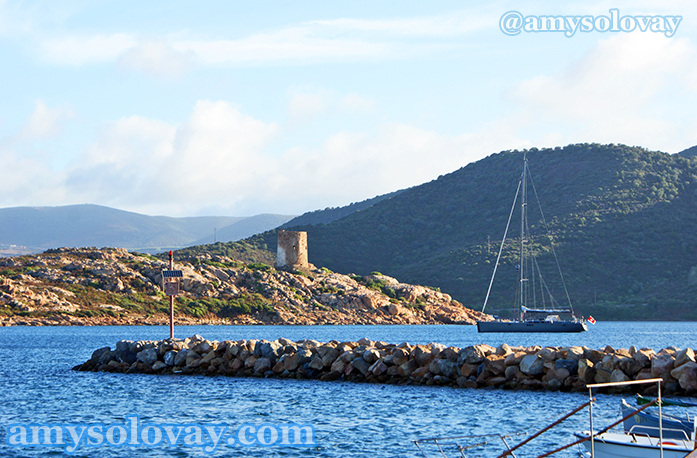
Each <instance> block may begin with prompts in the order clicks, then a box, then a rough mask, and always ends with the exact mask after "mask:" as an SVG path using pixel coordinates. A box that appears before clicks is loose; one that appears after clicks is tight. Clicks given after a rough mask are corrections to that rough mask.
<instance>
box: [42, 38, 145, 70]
mask: <svg viewBox="0 0 697 458" xmlns="http://www.w3.org/2000/svg"><path fill="white" fill-rule="evenodd" d="M136 44H137V40H136V39H135V38H134V37H133V36H132V35H130V34H125V33H115V34H110V35H104V34H100V35H84V36H67V37H62V38H49V39H45V40H44V41H42V42H41V45H40V50H39V52H40V54H41V56H42V57H43V58H44V59H45V60H47V61H49V62H53V63H57V64H61V65H75V66H78V65H85V64H93V63H103V62H113V61H116V60H117V59H118V58H119V56H121V55H122V54H123V53H124V52H126V51H127V50H129V49H131V48H133V47H134V46H136Z"/></svg>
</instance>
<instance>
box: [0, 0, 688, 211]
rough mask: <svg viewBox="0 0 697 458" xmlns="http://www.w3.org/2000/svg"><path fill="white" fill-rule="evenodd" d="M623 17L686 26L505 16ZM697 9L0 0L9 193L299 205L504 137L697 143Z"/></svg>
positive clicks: (324, 202)
mask: <svg viewBox="0 0 697 458" xmlns="http://www.w3.org/2000/svg"><path fill="white" fill-rule="evenodd" d="M611 9H617V10H618V11H619V14H620V15H621V16H622V17H624V16H628V17H631V18H635V17H638V16H642V17H646V16H652V17H657V16H661V17H664V16H681V20H680V22H679V23H678V27H677V29H676V30H675V32H674V33H673V34H671V36H667V35H668V34H666V33H663V32H662V31H661V30H658V29H660V27H658V29H657V30H654V31H651V30H647V31H646V32H641V31H640V30H639V29H635V30H633V31H631V32H623V31H606V32H602V31H598V30H591V31H585V32H581V31H579V32H577V33H576V34H574V35H573V36H571V37H567V36H565V35H564V33H563V32H532V31H522V32H521V33H519V34H517V35H514V36H509V35H506V34H504V33H503V31H502V30H501V29H500V20H501V18H502V16H503V15H504V13H506V12H508V11H518V12H520V13H521V15H522V16H523V17H525V18H529V17H531V16H535V17H538V16H543V15H547V16H550V15H551V16H565V17H566V16H568V17H572V16H573V17H578V16H581V17H582V16H591V17H593V18H597V17H599V16H608V17H609V16H610V10H611ZM632 20H633V19H632ZM695 21H697V4H696V3H695V2H692V1H687V0H683V1H664V2H658V1H655V2H645V1H583V2H582V1H573V2H564V3H562V2H552V1H491V2H471V1H439V0H435V1H431V2H423V1H409V0H406V1H405V0H399V1H393V0H384V1H380V2H375V1H345V2H328V1H287V0H285V1H273V0H271V1H265V2H252V1H207V2H192V1H189V2H184V1H157V0H155V1H148V2H135V1H98V0H92V1H80V0H63V1H60V2H56V1H48V0H46V1H29V0H27V1H9V0H0V61H1V62H2V69H3V70H2V72H0V91H1V94H2V96H1V97H0V207H14V206H43V205H51V206H55V205H69V204H82V203H93V204H100V205H107V206H111V207H116V208H120V209H123V210H130V211H136V212H140V213H146V214H151V215H169V216H200V215H230V216H247V215H254V214H258V213H282V214H300V213H303V212H305V211H311V210H315V209H319V208H325V207H330V206H340V205H346V204H349V203H351V202H356V201H360V200H363V199H366V198H370V197H373V196H376V195H379V194H383V193H387V192H391V191H394V190H397V189H402V188H405V187H409V186H414V185H418V184H421V183H424V182H427V181H430V180H433V179H435V178H437V177H438V176H439V175H442V174H445V173H449V172H452V171H454V170H456V169H458V168H460V167H463V166H465V165H467V164H468V163H470V162H472V161H476V160H479V159H481V158H483V157H485V156H488V155H490V154H492V153H496V152H499V151H501V150H507V149H515V148H528V147H533V146H535V147H549V146H563V145H566V144H570V143H578V142H600V143H624V144H628V145H638V146H643V147H646V148H649V149H654V150H660V151H665V152H669V153H675V152H678V151H681V150H683V149H685V148H688V147H690V146H693V145H696V144H697V118H696V117H695V116H694V114H693V111H694V107H695V106H697V103H696V102H697V49H696V48H695V46H696V38H697V26H696V25H695V24H696V22H695ZM532 24H533V25H534V23H532Z"/></svg>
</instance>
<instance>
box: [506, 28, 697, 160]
mask: <svg viewBox="0 0 697 458" xmlns="http://www.w3.org/2000/svg"><path fill="white" fill-rule="evenodd" d="M694 62H695V51H694V49H693V47H692V45H691V43H690V42H689V40H687V39H683V38H673V39H666V38H665V37H663V36H657V35H655V34H653V35H651V34H642V33H631V34H623V35H616V36H612V37H610V38H607V39H603V40H600V41H599V42H598V44H597V45H596V46H595V48H593V49H592V50H591V51H590V52H589V53H588V54H587V55H586V56H584V57H583V58H582V59H581V60H579V61H577V62H574V63H572V64H570V65H568V66H567V67H566V68H565V69H564V71H562V72H560V73H558V74H555V75H538V76H536V77H533V78H530V79H528V80H526V81H523V82H522V83H520V84H519V85H518V86H517V87H516V89H515V93H514V94H513V97H514V99H515V100H516V101H517V102H518V103H519V105H520V108H521V110H522V112H521V115H520V116H521V117H522V118H527V119H535V120H537V122H538V123H539V122H540V120H541V122H545V123H547V124H546V125H547V126H548V130H549V132H548V133H552V131H551V129H553V128H555V127H556V128H560V129H563V130H565V131H567V134H566V135H564V138H565V139H566V141H565V142H564V143H568V142H572V141H598V142H608V143H620V142H621V143H628V144H632V145H634V144H636V145H642V146H646V147H649V148H656V149H662V150H663V149H665V148H670V144H669V143H670V141H671V140H670V139H671V138H672V137H674V136H676V135H678V134H680V135H685V132H680V131H681V130H682V129H683V128H684V127H687V126H677V125H675V124H674V123H671V122H669V121H668V120H667V118H666V117H665V114H666V110H667V111H670V110H671V109H672V108H671V106H672V104H673V103H674V97H676V96H680V95H678V94H683V96H684V94H685V90H687V92H688V93H690V92H691V93H693V94H694V92H695V91H694V85H693V83H692V82H689V81H688V78H683V77H681V76H680V75H684V74H690V73H693V72H694V71H695V65H694ZM689 85H692V88H690V87H689ZM552 126H553V127H552Z"/></svg>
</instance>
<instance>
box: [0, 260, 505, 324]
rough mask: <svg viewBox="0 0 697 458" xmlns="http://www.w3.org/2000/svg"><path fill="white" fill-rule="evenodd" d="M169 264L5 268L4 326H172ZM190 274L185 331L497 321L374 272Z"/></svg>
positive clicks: (200, 264)
mask: <svg viewBox="0 0 697 458" xmlns="http://www.w3.org/2000/svg"><path fill="white" fill-rule="evenodd" d="M168 268H169V267H168V263H167V262H165V261H164V260H161V259H158V258H155V257H153V256H150V255H145V254H140V253H129V252H128V251H126V250H124V249H119V248H102V249H96V248H59V249H55V250H49V251H46V252H45V253H41V254H38V255H32V256H21V257H16V258H3V259H0V325H5V326H16V325H35V326H50V325H134V324H136V325H137V324H166V323H168V321H169V315H168V312H169V298H167V297H165V296H164V294H163V292H162V285H161V281H162V277H161V274H162V271H163V270H166V269H168ZM175 268H176V269H178V270H182V272H183V278H182V282H181V288H180V291H181V294H180V295H179V296H177V298H176V303H175V315H176V317H175V322H176V323H178V324H301V325H309V324H475V323H476V322H477V321H479V320H490V319H492V318H491V317H490V316H489V315H486V314H483V313H481V312H478V311H475V310H472V309H469V308H467V307H465V306H464V305H462V304H461V303H459V302H458V301H456V300H454V299H453V298H452V297H451V296H449V295H448V294H445V293H443V292H441V291H438V290H437V289H433V288H429V287H425V286H418V285H412V284H407V283H402V282H399V281H398V280H396V279H395V278H392V277H389V276H387V275H382V274H380V273H378V272H374V273H372V274H369V275H343V274H339V273H336V272H332V271H330V270H329V269H324V268H315V267H314V266H312V267H311V268H310V269H309V270H307V271H302V272H300V271H287V270H279V269H276V268H274V267H272V266H270V265H266V264H262V263H246V264H245V263H242V262H240V261H235V260H233V259H230V258H227V257H223V256H209V255H202V256H200V257H196V258H192V259H181V260H178V261H177V262H175Z"/></svg>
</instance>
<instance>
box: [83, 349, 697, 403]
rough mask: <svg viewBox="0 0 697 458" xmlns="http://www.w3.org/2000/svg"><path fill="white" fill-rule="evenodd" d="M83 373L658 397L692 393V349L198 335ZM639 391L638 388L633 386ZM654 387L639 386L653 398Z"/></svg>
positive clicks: (127, 353)
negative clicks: (610, 386)
mask: <svg viewBox="0 0 697 458" xmlns="http://www.w3.org/2000/svg"><path fill="white" fill-rule="evenodd" d="M74 369H75V370H79V371H107V372H123V373H147V374H197V375H224V376H245V377H277V378H296V379H318V380H323V381H329V380H346V381H353V382H369V383H389V384H416V385H437V386H457V387H466V388H503V389H530V390H553V391H558V390H561V391H580V390H584V389H585V387H586V385H588V384H592V383H604V382H620V381H627V380H641V379H649V378H662V379H663V380H664V384H663V388H662V390H663V393H665V394H672V395H695V394H697V363H696V362H695V354H694V351H693V349H691V348H685V349H678V348H673V347H670V348H665V349H662V350H660V351H658V352H656V351H654V350H651V349H646V348H642V349H636V348H634V347H630V348H629V349H614V348H611V347H609V346H608V347H605V348H604V349H602V350H594V349H590V348H586V347H539V346H535V347H510V346H508V345H506V344H503V345H501V346H499V347H497V348H494V347H491V346H489V345H485V344H480V345H474V346H469V347H465V348H457V347H447V346H445V345H441V344H437V343H431V344H428V345H413V344H409V343H406V342H404V343H400V344H398V345H395V344H388V343H385V342H379V341H378V342H376V341H371V340H369V339H365V338H364V339H361V340H359V341H357V342H338V341H331V342H326V343H321V342H318V341H316V340H302V341H297V342H293V341H290V340H288V339H283V338H281V339H277V340H273V341H267V340H236V341H228V340H226V341H222V342H219V341H211V340H206V339H204V338H203V337H201V336H198V335H195V336H192V337H189V338H187V339H183V340H182V339H166V340H160V341H129V340H121V341H119V342H118V343H117V344H116V347H115V349H113V350H112V349H111V347H104V348H100V349H98V350H95V351H94V353H93V354H92V357H91V358H90V359H89V361H86V362H85V363H83V364H80V365H78V366H75V367H74ZM631 389H632V390H635V389H636V387H632V388H631ZM654 389H655V386H654V385H651V386H649V387H647V388H645V391H644V394H652V392H651V390H654Z"/></svg>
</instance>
